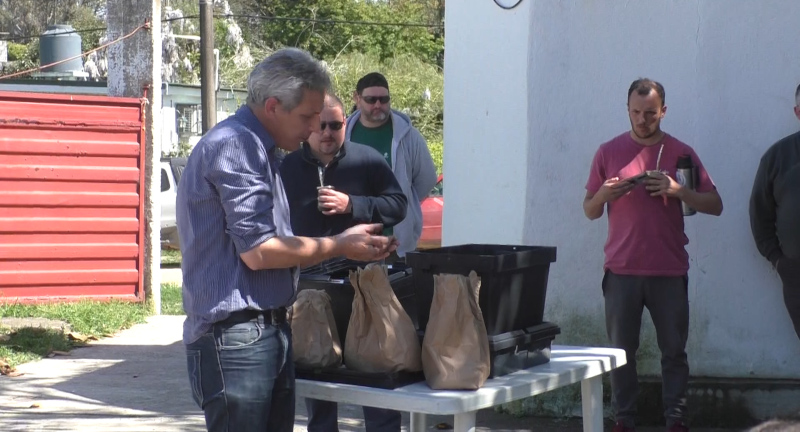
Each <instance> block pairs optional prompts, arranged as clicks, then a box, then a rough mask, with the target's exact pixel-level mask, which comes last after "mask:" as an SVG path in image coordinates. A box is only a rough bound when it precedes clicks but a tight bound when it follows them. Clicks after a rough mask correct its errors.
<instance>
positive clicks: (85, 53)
mask: <svg viewBox="0 0 800 432" xmlns="http://www.w3.org/2000/svg"><path fill="white" fill-rule="evenodd" d="M143 28H150V22H145V23H144V24H142V25H140V26H139V27H136V28H135V29H133V31H131V32H130V33H128V34H126V35H125V36H121V37H118V38H116V39H114V40H113V41H111V42H107V43H104V44H103V45H100V46H99V47H97V48H95V49H91V50H89V51H86V52H82V53H80V54H78V55H76V56H72V57H69V58H65V59H63V60H59V61H57V62H53V63H50V64H46V65H41V66H37V67H34V68H30V69H27V70H24V71H19V72H14V73H11V74H8V75H2V76H0V80H4V79H8V78H13V77H15V76H20V75H27V74H29V73H31V72H36V71H40V70H42V69H46V68H49V67H52V66H56V65H60V64H61V63H66V62H68V61H72V60H75V59H77V58H81V57H83V56H86V55H89V54H91V53H93V52H95V51H100V50H101V49H103V48H107V47H109V46H111V45H114V44H115V43H119V42H122V41H124V40H125V39H127V38H129V37H131V36H133V35H135V34H136V32H138V31H139V30H141V29H143Z"/></svg>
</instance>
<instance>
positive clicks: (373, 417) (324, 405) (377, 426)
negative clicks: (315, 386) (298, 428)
mask: <svg viewBox="0 0 800 432" xmlns="http://www.w3.org/2000/svg"><path fill="white" fill-rule="evenodd" d="M338 408H339V406H338V404H337V403H336V402H328V401H321V400H316V399H306V410H307V411H308V432H338V430H339V421H338ZM400 423H401V418H400V413H399V412H397V411H392V410H387V409H382V408H372V407H364V426H365V428H366V429H367V432H399V431H400Z"/></svg>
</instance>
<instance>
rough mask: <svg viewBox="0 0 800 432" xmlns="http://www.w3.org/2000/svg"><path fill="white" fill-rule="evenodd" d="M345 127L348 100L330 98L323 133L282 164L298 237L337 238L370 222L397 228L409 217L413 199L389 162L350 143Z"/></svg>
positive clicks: (376, 153)
mask: <svg viewBox="0 0 800 432" xmlns="http://www.w3.org/2000/svg"><path fill="white" fill-rule="evenodd" d="M344 128H345V117H344V110H343V105H342V102H341V101H340V100H339V99H338V98H337V97H336V96H333V95H327V96H326V97H325V106H324V108H323V110H322V112H321V113H320V131H319V132H314V133H312V134H311V136H309V138H308V142H305V143H303V145H302V147H301V148H300V150H297V151H295V152H293V153H291V154H289V155H288V156H286V158H285V159H284V161H283V163H282V164H281V175H282V176H283V181H284V187H285V188H286V196H287V199H288V201H289V212H290V219H291V224H292V231H293V232H294V233H295V234H297V235H309V236H323V237H324V236H330V235H336V234H339V233H341V232H342V231H344V230H346V229H347V228H350V227H351V226H354V225H357V224H359V223H362V222H367V221H369V222H374V223H382V224H383V225H384V227H391V226H394V225H396V224H397V223H399V222H400V221H402V220H403V218H405V216H406V207H407V206H408V201H407V200H406V196H405V194H403V191H402V189H401V188H400V185H399V184H398V183H397V180H396V179H395V177H394V174H393V173H392V169H391V168H390V167H389V164H387V163H386V160H384V158H383V156H381V154H380V153H378V152H377V151H376V150H374V149H372V148H370V147H367V146H365V145H362V144H356V143H352V142H345V140H344V130H345V129H344ZM323 183H324V185H325V186H332V188H320V186H321V185H322V184H323Z"/></svg>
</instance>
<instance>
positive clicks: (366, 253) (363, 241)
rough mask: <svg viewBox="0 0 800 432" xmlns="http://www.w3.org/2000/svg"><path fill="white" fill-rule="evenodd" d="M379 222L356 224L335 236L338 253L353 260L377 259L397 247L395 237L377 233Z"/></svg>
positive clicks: (384, 256) (382, 257)
mask: <svg viewBox="0 0 800 432" xmlns="http://www.w3.org/2000/svg"><path fill="white" fill-rule="evenodd" d="M382 230H383V225H381V224H362V225H356V226H354V227H352V228H349V229H347V230H345V231H344V232H342V233H341V234H339V235H337V236H336V237H335V240H336V247H337V249H338V250H339V252H340V255H344V256H346V257H347V258H350V259H352V260H355V261H378V260H382V259H384V258H386V257H387V256H389V254H390V253H392V252H394V251H395V250H396V249H397V245H398V242H397V239H396V238H394V237H384V236H380V235H377V234H379V233H380V232H381V231H382Z"/></svg>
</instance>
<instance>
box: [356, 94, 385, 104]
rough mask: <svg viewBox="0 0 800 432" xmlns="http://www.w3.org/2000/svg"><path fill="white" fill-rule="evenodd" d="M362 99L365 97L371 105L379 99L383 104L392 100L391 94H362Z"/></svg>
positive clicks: (365, 100)
mask: <svg viewBox="0 0 800 432" xmlns="http://www.w3.org/2000/svg"><path fill="white" fill-rule="evenodd" d="M361 99H364V102H366V103H368V104H369V105H372V104H374V103H375V102H377V101H381V103H382V104H383V105H386V104H388V103H389V101H390V100H392V97H391V96H361Z"/></svg>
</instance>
